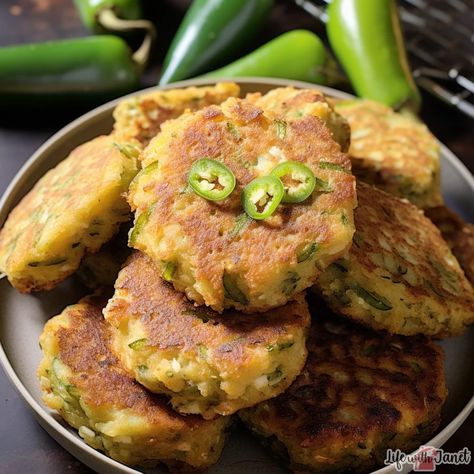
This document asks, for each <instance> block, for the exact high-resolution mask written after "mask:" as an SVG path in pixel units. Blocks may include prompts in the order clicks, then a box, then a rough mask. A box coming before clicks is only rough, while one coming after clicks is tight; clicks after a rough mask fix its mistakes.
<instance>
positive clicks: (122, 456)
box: [38, 297, 230, 472]
mask: <svg viewBox="0 0 474 474" xmlns="http://www.w3.org/2000/svg"><path fill="white" fill-rule="evenodd" d="M104 303H105V299H104V298H99V297H89V298H85V299H83V300H81V301H80V302H79V303H78V304H75V305H72V306H68V307H67V308H66V309H65V310H64V311H63V312H62V313H61V314H60V315H59V316H56V317H54V318H52V319H50V320H49V321H48V322H47V323H46V326H45V328H44V330H43V333H42V335H41V337H40V345H41V347H42V350H43V353H44V356H43V359H42V361H41V364H40V367H39V370H38V376H39V378H40V380H41V389H42V391H43V399H44V402H45V403H46V405H48V406H49V407H50V408H52V409H53V410H56V411H58V412H59V413H60V414H61V416H62V417H63V418H64V419H65V420H66V421H67V423H69V424H70V425H71V426H73V427H74V428H76V429H78V430H79V435H80V436H81V437H82V438H84V440H85V441H86V443H87V444H89V445H90V446H92V447H93V448H96V449H100V450H103V451H105V453H106V454H107V455H108V456H110V457H112V458H114V459H116V460H117V461H120V462H122V463H125V464H129V465H141V466H146V467H151V466H153V465H156V464H157V463H158V462H162V463H164V464H166V465H167V466H168V467H170V468H171V469H173V470H174V468H176V470H178V468H179V470H180V471H181V470H182V469H183V467H186V465H187V467H188V470H192V471H193V472H195V469H204V468H206V467H208V466H210V465H211V464H214V463H215V462H216V461H217V460H218V458H219V456H220V453H221V450H222V447H223V444H224V438H225V434H224V430H225V428H226V426H227V425H228V423H229V420H230V417H219V418H216V419H215V420H212V421H205V420H203V419H202V418H201V417H198V416H193V415H191V416H186V417H183V416H181V415H178V414H177V413H175V412H174V411H173V410H172V409H171V408H170V407H169V406H168V405H167V401H166V399H165V398H164V397H163V396H160V395H154V394H152V393H150V392H148V391H147V390H146V389H145V388H143V387H142V386H140V385H139V384H138V383H137V382H136V381H135V380H133V379H132V378H131V377H130V375H128V373H127V372H126V370H125V369H124V368H122V366H121V363H120V362H119V359H118V357H117V355H116V353H115V352H114V351H113V349H112V339H113V332H114V329H113V328H112V326H110V325H109V324H108V323H107V322H106V321H105V320H104V319H103V316H102V311H101V309H102V307H103V304H104Z"/></svg>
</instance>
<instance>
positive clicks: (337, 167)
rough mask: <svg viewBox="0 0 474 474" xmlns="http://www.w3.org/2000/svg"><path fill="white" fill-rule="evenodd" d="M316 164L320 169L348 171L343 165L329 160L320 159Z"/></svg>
mask: <svg viewBox="0 0 474 474" xmlns="http://www.w3.org/2000/svg"><path fill="white" fill-rule="evenodd" d="M318 166H319V167H320V168H321V169H322V170H332V171H342V172H343V173H348V171H347V170H346V168H344V166H341V165H338V164H336V163H331V162H330V161H320V162H319V164H318Z"/></svg>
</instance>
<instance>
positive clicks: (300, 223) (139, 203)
mask: <svg viewBox="0 0 474 474" xmlns="http://www.w3.org/2000/svg"><path fill="white" fill-rule="evenodd" d="M229 123H232V124H234V125H235V126H238V134H239V135H238V136H236V134H233V133H231V131H229V127H228V124H229ZM155 140H157V141H156V142H155V141H152V142H151V143H150V145H149V146H148V148H147V149H146V150H145V151H144V154H143V158H144V165H147V164H149V163H152V162H154V161H156V160H158V161H159V168H160V170H159V173H155V174H154V175H153V176H149V177H148V178H147V180H146V182H144V183H141V184H142V185H143V192H138V193H132V194H131V195H130V196H129V202H130V203H131V205H132V207H133V208H135V209H137V210H138V212H139V213H141V212H144V211H145V210H146V209H147V208H148V207H149V206H151V205H152V204H153V205H154V210H153V211H152V213H151V215H150V220H149V224H148V225H147V230H146V232H147V233H149V234H150V233H151V235H158V234H159V232H160V230H159V229H162V228H163V227H164V226H166V225H171V224H175V225H179V227H180V228H181V229H182V231H183V233H184V235H186V237H187V239H188V241H189V243H190V247H191V254H192V258H193V262H192V266H193V268H194V272H195V278H196V280H201V279H205V280H208V281H209V282H210V285H211V286H212V288H213V291H214V294H216V295H217V296H218V297H219V299H223V297H224V295H223V292H224V290H223V286H222V277H223V273H224V269H226V268H227V269H232V270H231V272H232V273H233V274H236V275H239V276H240V277H241V279H242V280H245V284H246V285H248V293H249V294H251V295H252V293H253V292H255V293H258V291H259V290H261V289H262V288H264V287H265V285H266V283H265V282H267V281H268V280H269V279H271V275H269V269H272V268H277V269H279V268H281V266H282V265H285V266H287V265H296V258H297V253H298V249H299V246H301V244H302V243H304V242H306V243H307V242H313V241H317V242H318V243H319V244H320V246H321V251H320V254H323V255H324V248H325V247H326V246H328V245H331V244H332V243H333V242H334V240H335V239H337V236H338V235H340V233H341V232H342V230H341V228H342V227H344V226H343V225H341V213H345V214H346V217H347V219H348V222H349V225H352V223H351V218H352V212H351V211H352V208H353V206H354V205H355V201H356V196H355V186H354V184H355V183H354V177H353V176H352V175H351V174H350V161H349V159H348V158H347V155H346V154H344V153H342V152H341V150H340V147H339V145H338V144H337V143H336V142H335V141H334V140H333V139H332V137H331V134H330V132H329V130H328V129H327V128H326V126H325V125H324V124H323V122H322V121H321V120H319V119H318V118H316V117H313V116H306V117H303V118H300V119H288V120H287V133H286V137H285V139H281V138H279V137H278V135H277V133H276V127H275V123H274V121H273V120H272V119H270V118H269V117H267V116H265V115H264V112H263V110H262V109H260V108H258V107H256V106H254V105H252V104H250V103H249V102H247V101H244V100H239V99H228V100H227V101H226V102H225V103H224V104H222V106H221V107H218V106H211V107H208V108H206V109H203V110H202V111H199V112H196V113H194V114H192V115H191V114H188V115H185V116H182V117H181V119H178V120H176V121H173V122H168V125H167V128H166V131H163V132H162V133H161V134H160V135H159V136H158V137H157V139H155ZM273 146H277V147H279V148H280V149H281V150H282V151H283V153H284V154H285V155H286V156H287V158H288V159H289V160H295V161H299V162H303V163H305V164H306V165H307V166H309V167H310V168H311V169H312V170H313V172H314V173H315V175H316V176H318V177H319V178H321V179H323V180H326V181H330V182H331V185H332V187H333V192H331V193H316V194H315V195H313V198H312V199H308V200H307V201H306V202H303V203H300V204H298V205H294V206H291V205H281V206H280V207H279V209H278V210H277V212H275V213H274V215H273V216H272V218H270V219H267V220H265V221H260V222H255V221H252V222H250V223H249V224H248V225H247V226H246V227H245V228H244V229H243V230H242V231H241V232H240V233H239V234H238V235H237V236H235V235H233V234H232V229H234V226H235V222H236V218H237V217H238V216H240V215H241V214H242V212H243V209H242V205H241V202H240V199H241V198H240V196H241V191H242V189H243V187H244V186H245V185H247V184H248V183H249V182H250V181H251V180H252V179H253V178H255V177H256V172H255V171H254V169H253V165H255V164H256V163H257V160H258V157H259V156H261V155H264V154H265V153H267V152H268V150H269V149H270V148H271V147H273ZM155 147H159V148H158V149H159V151H158V152H155ZM203 157H208V158H214V159H219V160H221V161H222V162H223V163H225V164H226V165H227V166H228V167H229V168H230V169H231V170H232V172H233V173H234V175H235V177H236V180H237V185H236V189H235V190H234V192H233V193H232V194H231V195H230V196H229V197H228V198H227V199H225V200H224V201H222V202H212V201H208V200H206V199H202V198H201V197H199V196H197V195H196V194H195V193H193V192H182V190H183V189H186V187H187V176H188V172H189V169H190V167H191V166H192V164H193V163H194V161H196V160H197V159H200V158H203ZM249 161H250V163H248V162H249ZM321 161H326V162H329V163H331V164H334V165H338V166H340V167H341V169H342V171H341V170H331V169H321V168H320V167H319V166H318V164H319V163H320V162H321ZM246 162H247V163H246ZM249 165H250V166H249ZM143 194H146V197H145V199H144V198H143ZM178 209H179V210H178ZM295 236H297V238H294V237H295ZM139 249H140V250H144V251H146V249H144V248H141V247H139ZM341 250H342V249H341ZM316 276H317V270H316V269H315V278H316Z"/></svg>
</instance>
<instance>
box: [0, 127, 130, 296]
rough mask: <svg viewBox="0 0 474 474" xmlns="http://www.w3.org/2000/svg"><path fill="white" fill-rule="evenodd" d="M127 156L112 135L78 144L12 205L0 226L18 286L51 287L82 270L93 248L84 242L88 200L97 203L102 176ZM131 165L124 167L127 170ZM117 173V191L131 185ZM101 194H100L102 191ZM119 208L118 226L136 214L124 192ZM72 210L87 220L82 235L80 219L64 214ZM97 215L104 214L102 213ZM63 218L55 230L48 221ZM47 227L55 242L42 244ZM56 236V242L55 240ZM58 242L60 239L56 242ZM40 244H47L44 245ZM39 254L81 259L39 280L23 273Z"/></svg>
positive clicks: (1, 255) (0, 250) (3, 251)
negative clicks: (81, 264)
mask: <svg viewBox="0 0 474 474" xmlns="http://www.w3.org/2000/svg"><path fill="white" fill-rule="evenodd" d="M122 161H123V156H122V155H121V153H120V151H119V148H118V147H117V146H115V145H114V138H113V137H111V136H110V135H107V136H106V135H101V136H98V137H96V138H94V139H92V140H90V141H88V142H86V143H84V144H82V145H80V146H78V147H76V148H75V149H74V150H73V151H72V152H71V153H70V154H69V155H68V156H67V157H66V159H64V160H63V161H62V162H61V163H59V164H58V165H57V166H56V167H55V168H53V169H51V170H49V171H48V172H47V173H46V174H45V175H44V176H43V177H42V178H41V179H40V180H39V181H38V182H37V183H36V184H35V186H34V187H33V188H32V189H31V190H30V191H29V192H28V194H26V196H25V197H23V199H22V200H21V201H20V202H19V204H17V206H16V207H15V208H14V209H13V210H12V212H11V213H10V214H9V216H8V219H7V221H6V222H5V224H4V226H3V228H2V229H1V231H0V268H1V270H2V271H4V272H5V273H7V274H8V276H9V278H10V275H11V274H12V273H13V276H12V277H11V278H10V279H11V282H12V284H13V285H14V286H15V288H16V289H18V290H19V291H21V292H22V293H29V292H31V291H40V290H50V289H52V288H54V287H55V286H57V284H59V283H60V282H61V281H63V280H64V279H66V278H67V277H68V276H69V275H71V274H72V273H74V272H75V271H76V269H77V266H78V265H79V262H78V260H80V258H79V257H80V256H82V255H83V254H84V253H85V251H90V250H91V249H90V248H85V249H84V248H83V247H84V245H85V244H83V243H82V242H81V237H82V235H81V234H82V233H86V230H87V225H89V224H91V222H89V221H88V220H87V218H86V217H85V216H87V209H86V206H85V205H84V200H87V201H86V202H88V203H89V204H90V203H91V202H93V203H94V205H96V203H95V202H94V199H95V195H97V194H100V191H101V189H100V186H98V184H97V183H100V179H102V178H104V177H107V176H109V175H110V173H111V169H112V170H113V169H114V168H115V164H116V163H121V162H122ZM85 163H86V164H85ZM125 171H126V170H125V169H124V170H123V173H125ZM112 178H115V180H116V183H115V186H116V188H117V190H118V191H116V193H117V194H118V193H119V192H120V186H123V188H124V189H125V188H126V184H123V183H121V182H120V179H121V177H120V174H119V173H118V172H117V173H116V174H114V175H113V176H112ZM130 179H131V177H130ZM110 181H111V179H110V180H109V182H107V186H108V187H109V188H110V189H112V191H111V192H113V188H112V185H111V183H110ZM91 196H92V197H91ZM117 197H119V196H117ZM99 198H100V196H99V197H97V199H99ZM99 202H100V201H99ZM90 205H91V206H92V204H90ZM116 208H117V209H116V210H117V211H121V213H117V214H116V215H114V219H115V222H113V224H114V225H115V226H116V228H117V229H118V225H119V224H120V223H121V222H125V221H127V220H129V218H130V215H129V210H128V205H127V203H126V202H125V201H124V198H123V197H120V199H118V202H117V203H116ZM127 211H128V212H127ZM71 212H72V213H73V215H74V217H75V218H76V220H79V221H80V220H81V219H82V220H84V228H81V227H80V226H78V228H77V229H76V235H74V233H73V232H72V231H71V230H70V229H69V227H71V228H72V227H74V226H75V225H77V222H76V221H75V220H71V222H67V221H66V219H64V218H63V217H64V216H67V215H68V214H67V213H69V214H70V213H71ZM96 217H97V219H100V218H101V216H100V215H99V216H96ZM50 219H52V220H51V221H50ZM59 219H62V220H61V222H62V225H58V229H57V232H56V233H51V231H50V228H49V227H48V226H49V225H51V223H54V222H57V220H59ZM89 219H93V216H89ZM45 229H46V230H48V232H49V234H50V237H49V240H48V243H49V246H45V244H41V245H40V244H39V241H40V236H41V234H42V232H44V231H45ZM51 235H52V236H51ZM64 235H66V237H64ZM56 236H57V239H56ZM108 237H111V235H110V236H108ZM52 239H53V240H54V241H53V242H51V240H52ZM71 239H72V240H71ZM75 239H77V241H76V240H75ZM98 242H99V243H98V244H96V245H95V247H96V248H94V249H92V250H93V251H97V250H98V247H99V246H100V243H103V242H100V239H99V240H98ZM58 243H59V245H56V244H58ZM38 246H40V247H42V248H40V249H38ZM57 247H58V248H57ZM38 255H42V256H44V258H45V259H48V258H49V259H54V258H58V257H60V259H61V258H64V259H65V260H66V259H67V260H74V259H75V260H76V261H77V265H68V266H66V267H64V266H62V265H61V266H60V268H59V269H58V270H57V272H56V274H57V278H53V277H50V278H49V279H47V280H46V279H43V280H38V279H37V278H36V279H35V278H33V276H32V275H27V276H19V269H21V268H23V267H25V268H27V269H28V265H29V262H28V259H31V260H35V257H36V258H40V257H38ZM31 266H33V265H32V264H31Z"/></svg>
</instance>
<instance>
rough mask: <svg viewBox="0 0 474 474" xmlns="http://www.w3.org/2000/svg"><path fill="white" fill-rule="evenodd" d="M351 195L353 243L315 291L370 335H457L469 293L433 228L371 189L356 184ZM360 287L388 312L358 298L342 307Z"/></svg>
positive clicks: (473, 316) (468, 312) (470, 303)
mask: <svg viewBox="0 0 474 474" xmlns="http://www.w3.org/2000/svg"><path fill="white" fill-rule="evenodd" d="M357 195H358V207H357V209H356V210H355V212H354V221H355V225H356V233H355V235H354V243H353V245H352V247H351V249H350V251H349V252H348V254H347V256H346V257H345V258H344V259H341V260H340V261H339V262H338V263H337V264H335V265H336V266H337V265H338V264H340V271H339V273H337V271H336V270H335V268H334V266H333V267H330V269H329V272H325V274H323V275H322V276H321V277H320V279H319V280H318V281H317V282H316V285H315V287H316V288H317V290H318V291H319V293H320V294H321V295H322V296H323V297H324V298H325V300H326V301H327V303H328V304H329V305H330V306H331V307H332V309H333V310H334V311H336V312H337V313H339V314H343V315H346V316H349V317H351V318H353V319H355V320H357V321H359V322H360V323H362V324H367V325H368V326H370V327H372V328H373V329H377V330H388V331H389V332H391V333H395V334H404V335H413V334H426V335H430V336H436V337H447V336H450V335H456V334H460V333H461V332H462V331H463V330H464V329H465V328H466V326H467V325H469V324H472V323H473V321H474V292H473V288H472V286H471V284H470V283H469V281H468V280H467V279H466V277H465V275H464V273H463V271H462V269H461V268H460V266H459V264H458V262H457V260H456V258H455V257H454V256H453V254H452V253H451V251H450V249H449V247H448V245H447V244H446V242H445V241H444V240H443V238H442V236H441V234H440V232H439V230H438V228H437V227H436V226H435V225H434V224H433V223H432V222H431V221H430V220H429V219H428V218H426V217H425V216H424V214H423V211H422V210H420V209H418V208H417V207H415V206H414V205H413V204H411V203H409V202H408V201H406V200H401V199H399V198H397V197H394V196H392V195H390V194H387V193H385V192H383V191H381V190H379V189H377V188H375V187H373V186H370V185H367V184H364V183H362V182H360V181H358V183H357ZM338 284H340V285H341V286H344V288H336V287H337V285H338ZM360 288H362V291H368V292H373V293H374V294H376V296H377V297H378V296H381V297H383V298H384V300H383V301H384V302H386V304H387V305H389V306H387V307H386V308H385V309H382V310H380V308H377V305H375V306H374V305H371V304H370V303H368V304H367V300H365V301H362V299H363V296H362V297H360V299H359V300H357V299H354V298H352V299H351V301H344V298H345V297H346V296H347V293H348V291H349V292H353V293H354V292H355V293H357V291H360ZM341 290H342V293H341V294H339V293H338V292H341ZM359 296H360V295H359ZM346 299H347V298H346ZM384 302H382V305H383V304H385V303H384ZM415 320H416V321H415Z"/></svg>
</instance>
